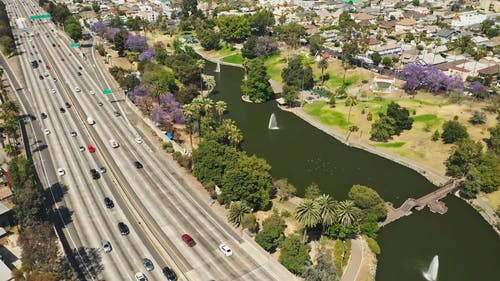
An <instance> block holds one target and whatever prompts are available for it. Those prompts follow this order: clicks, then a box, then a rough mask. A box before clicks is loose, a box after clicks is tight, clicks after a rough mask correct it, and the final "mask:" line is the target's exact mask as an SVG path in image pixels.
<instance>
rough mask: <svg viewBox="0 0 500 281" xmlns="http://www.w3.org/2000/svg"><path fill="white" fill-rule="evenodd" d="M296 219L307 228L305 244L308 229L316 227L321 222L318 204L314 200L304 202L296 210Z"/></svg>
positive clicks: (304, 238) (305, 230)
mask: <svg viewBox="0 0 500 281" xmlns="http://www.w3.org/2000/svg"><path fill="white" fill-rule="evenodd" d="M295 218H296V219H297V221H298V222H300V223H302V224H304V226H305V229H304V237H303V241H304V242H305V241H306V234H307V229H308V228H311V227H314V226H316V225H317V224H318V222H319V221H321V214H320V211H319V207H318V203H317V202H316V201H314V200H313V199H304V200H302V202H300V204H299V206H297V208H296V209H295Z"/></svg>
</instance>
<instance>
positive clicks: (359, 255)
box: [340, 237, 364, 281]
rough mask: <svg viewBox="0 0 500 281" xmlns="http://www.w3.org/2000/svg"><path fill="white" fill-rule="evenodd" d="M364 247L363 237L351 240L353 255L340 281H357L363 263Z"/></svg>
mask: <svg viewBox="0 0 500 281" xmlns="http://www.w3.org/2000/svg"><path fill="white" fill-rule="evenodd" d="M363 245H364V243H363V240H362V239H361V237H358V238H356V239H352V240H351V255H350V256H349V260H348V261H347V266H346V268H345V270H344V274H343V275H342V278H341V279H340V281H356V278H357V277H358V273H359V269H360V268H361V262H362V261H363Z"/></svg>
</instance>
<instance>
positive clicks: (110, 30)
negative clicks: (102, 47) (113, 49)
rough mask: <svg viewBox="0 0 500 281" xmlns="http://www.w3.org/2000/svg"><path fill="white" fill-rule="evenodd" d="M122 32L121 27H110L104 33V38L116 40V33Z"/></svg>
mask: <svg viewBox="0 0 500 281" xmlns="http://www.w3.org/2000/svg"><path fill="white" fill-rule="evenodd" d="M118 32H120V29H119V28H108V29H107V30H106V32H105V33H104V38H106V39H108V40H109V41H113V42H114V41H115V35H116V34H117V33H118Z"/></svg>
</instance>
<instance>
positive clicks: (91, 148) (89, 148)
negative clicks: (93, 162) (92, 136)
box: [87, 145, 95, 153]
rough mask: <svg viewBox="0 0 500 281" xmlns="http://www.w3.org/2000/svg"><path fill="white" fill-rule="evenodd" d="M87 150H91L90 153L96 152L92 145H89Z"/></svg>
mask: <svg viewBox="0 0 500 281" xmlns="http://www.w3.org/2000/svg"><path fill="white" fill-rule="evenodd" d="M87 149H88V150H89V152H90V153H94V152H95V148H94V147H93V146H91V145H87Z"/></svg>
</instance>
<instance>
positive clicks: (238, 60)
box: [222, 54, 243, 64]
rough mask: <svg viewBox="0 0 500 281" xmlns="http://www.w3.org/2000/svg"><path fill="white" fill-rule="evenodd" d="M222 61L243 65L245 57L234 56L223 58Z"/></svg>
mask: <svg viewBox="0 0 500 281" xmlns="http://www.w3.org/2000/svg"><path fill="white" fill-rule="evenodd" d="M222 61H223V62H229V63H235V64H243V57H242V56H241V54H234V55H230V56H227V57H223V58H222Z"/></svg>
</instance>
